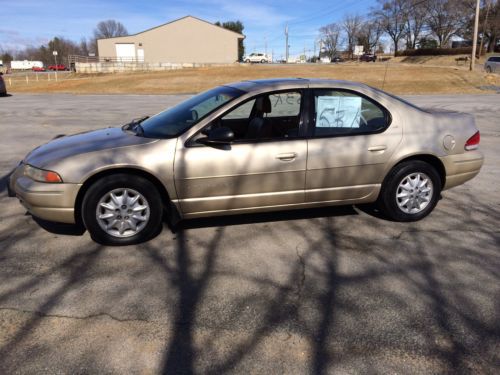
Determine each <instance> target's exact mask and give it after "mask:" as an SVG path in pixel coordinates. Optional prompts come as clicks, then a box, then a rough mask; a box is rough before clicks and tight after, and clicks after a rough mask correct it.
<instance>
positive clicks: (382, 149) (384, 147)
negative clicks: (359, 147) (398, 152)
mask: <svg viewBox="0 0 500 375" xmlns="http://www.w3.org/2000/svg"><path fill="white" fill-rule="evenodd" d="M386 149H387V146H385V145H381V146H372V147H368V151H371V152H375V151H385V150H386Z"/></svg>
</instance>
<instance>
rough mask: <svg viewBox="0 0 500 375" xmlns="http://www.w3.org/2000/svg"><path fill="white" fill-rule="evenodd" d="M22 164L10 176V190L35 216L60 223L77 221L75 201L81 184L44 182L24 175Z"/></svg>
mask: <svg viewBox="0 0 500 375" xmlns="http://www.w3.org/2000/svg"><path fill="white" fill-rule="evenodd" d="M23 170H24V165H23V164H20V165H19V166H18V167H17V169H16V170H15V171H14V173H13V174H12V175H11V177H10V182H9V191H10V192H13V193H14V195H15V196H16V197H17V198H18V199H19V201H20V202H21V204H22V205H23V206H24V207H25V208H26V209H27V210H28V211H29V213H31V214H32V215H33V216H36V217H39V218H41V219H44V220H48V221H55V222H59V223H69V224H74V223H75V202H76V197H77V194H78V191H79V190H80V187H81V184H67V183H61V184H59V183H53V184H50V183H44V182H37V181H33V180H32V179H31V178H29V177H26V176H24V172H23Z"/></svg>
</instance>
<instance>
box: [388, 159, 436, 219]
mask: <svg viewBox="0 0 500 375" xmlns="http://www.w3.org/2000/svg"><path fill="white" fill-rule="evenodd" d="M440 191H441V179H440V177H439V174H438V172H437V171H436V169H435V168H434V167H433V166H432V165H430V164H428V163H426V162H423V161H420V160H411V161H407V162H403V163H401V164H398V165H397V166H395V167H394V168H393V169H392V170H391V172H389V174H388V175H387V177H386V179H385V181H384V183H383V185H382V190H381V192H380V196H379V205H380V207H381V209H382V211H383V212H384V213H385V215H387V216H388V217H389V218H390V219H392V220H395V221H417V220H420V219H422V218H424V217H425V216H427V215H428V214H430V213H431V211H432V210H433V209H434V207H436V204H437V201H438V198H439V194H440Z"/></svg>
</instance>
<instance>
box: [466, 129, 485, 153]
mask: <svg viewBox="0 0 500 375" xmlns="http://www.w3.org/2000/svg"><path fill="white" fill-rule="evenodd" d="M480 140H481V136H480V135H479V130H478V131H477V132H476V133H475V134H474V135H473V136H472V137H470V138H469V139H468V140H467V142H465V149H466V150H467V151H471V150H476V149H477V148H478V147H479V141H480Z"/></svg>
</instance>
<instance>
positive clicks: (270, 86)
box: [226, 78, 371, 92]
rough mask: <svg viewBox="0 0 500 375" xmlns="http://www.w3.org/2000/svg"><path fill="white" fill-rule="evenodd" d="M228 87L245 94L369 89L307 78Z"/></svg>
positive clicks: (238, 84)
mask: <svg viewBox="0 0 500 375" xmlns="http://www.w3.org/2000/svg"><path fill="white" fill-rule="evenodd" d="M226 86H230V87H233V88H236V89H239V90H242V91H245V92H253V91H266V90H281V89H290V88H314V87H317V88H320V87H331V88H344V89H356V88H357V89H364V90H366V89H371V88H370V87H369V86H367V85H365V84H363V83H359V82H351V81H342V80H334V79H318V78H315V79H308V78H270V79H256V80H248V81H241V82H234V83H230V84H228V85H226Z"/></svg>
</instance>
